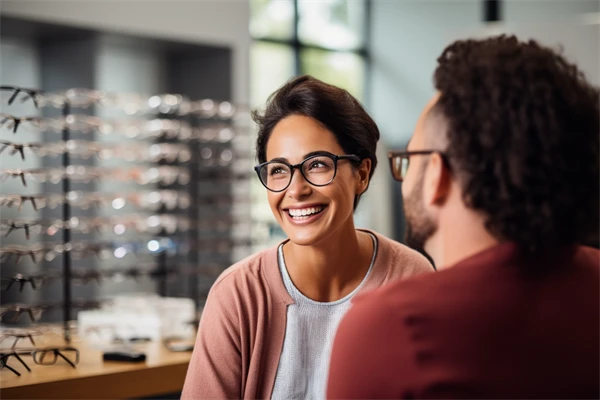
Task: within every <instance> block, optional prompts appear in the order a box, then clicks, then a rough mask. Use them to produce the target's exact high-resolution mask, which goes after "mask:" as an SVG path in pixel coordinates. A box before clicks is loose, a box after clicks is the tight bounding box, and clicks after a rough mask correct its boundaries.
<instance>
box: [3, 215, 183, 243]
mask: <svg viewBox="0 0 600 400" xmlns="http://www.w3.org/2000/svg"><path fill="white" fill-rule="evenodd" d="M190 225H191V221H190V220H189V219H188V218H185V217H178V216H175V215H168V214H160V215H150V216H147V215H140V214H133V215H127V216H111V217H93V218H79V217H71V218H70V219H69V220H68V221H63V220H60V219H57V220H53V221H51V220H10V219H9V220H5V219H0V236H2V237H7V236H8V235H10V234H11V233H12V232H14V231H18V230H21V229H22V230H24V231H25V238H26V239H27V240H29V239H30V235H31V233H33V234H40V233H44V234H46V235H49V236H54V235H56V234H57V233H58V232H60V231H61V230H64V229H70V230H72V231H75V232H81V233H90V232H97V233H107V232H112V233H114V234H116V235H123V234H124V233H125V232H127V231H134V232H137V233H151V234H159V233H161V232H164V233H166V234H169V235H171V234H174V233H175V232H187V231H188V230H189V229H190Z"/></svg>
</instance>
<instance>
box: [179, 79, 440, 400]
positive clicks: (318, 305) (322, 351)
mask: <svg viewBox="0 0 600 400" xmlns="http://www.w3.org/2000/svg"><path fill="white" fill-rule="evenodd" d="M254 119H255V121H256V122H257V123H258V127H259V132H258V139H257V142H256V149H257V156H258V160H259V162H260V164H259V165H257V166H256V167H255V170H256V172H257V174H258V176H259V179H260V181H261V182H262V184H263V185H264V186H265V187H266V189H267V193H268V199H269V205H270V206H271V210H272V211H273V214H274V215H275V218H276V219H277V221H278V223H279V225H280V226H281V228H282V229H283V231H284V232H285V233H286V234H287V236H288V238H289V239H287V240H285V241H284V242H282V243H281V244H279V245H278V246H276V247H274V248H271V249H268V250H265V251H263V252H260V253H258V254H255V255H253V256H250V257H248V258H246V259H245V260H242V261H240V262H238V263H237V264H235V265H233V266H232V267H230V268H228V269H227V270H226V271H225V272H223V274H222V275H221V276H220V277H219V279H218V280H217V281H216V282H215V284H214V285H213V287H212V289H211V291H210V294H209V296H208V300H207V302H206V306H205V307H204V311H203V314H202V319H201V322H200V328H199V331H198V337H197V340H196V346H195V348H194V353H193V355H192V360H191V362H190V366H189V369H188V372H187V377H186V381H185V385H184V389H183V395H182V398H183V399H198V398H213V399H216V398H252V399H255V398H273V399H294V398H302V399H305V398H324V397H325V389H326V383H327V382H326V379H327V373H328V364H329V356H330V352H331V345H332V342H333V338H334V335H335V330H336V328H337V326H338V324H339V321H340V319H341V318H342V316H343V315H344V314H345V312H346V311H347V310H348V307H349V306H350V300H351V299H352V297H354V296H355V295H356V294H357V293H358V292H361V293H364V292H366V291H369V290H372V289H374V288H377V287H379V286H381V285H383V284H385V283H387V282H389V281H392V280H395V279H398V278H404V277H408V276H411V275H415V274H418V273H422V272H426V271H433V269H432V267H431V265H430V264H429V262H428V261H427V260H426V259H425V258H424V257H423V256H421V255H420V254H418V253H417V252H415V251H413V250H410V249H408V248H407V247H405V246H403V245H401V244H399V243H396V242H393V241H391V240H390V239H387V238H385V237H383V236H381V235H379V234H377V233H375V232H370V231H366V230H357V229H355V227H354V220H353V212H354V210H355V209H356V206H357V204H358V201H359V199H360V196H361V195H362V194H363V193H364V192H365V191H366V190H367V187H368V186H369V180H370V178H371V176H372V175H373V172H374V170H375V167H376V165H377V158H376V156H375V150H376V146H377V140H378V139H379V130H378V128H377V126H376V125H375V122H374V121H373V120H372V119H371V117H370V116H369V115H368V114H367V113H366V112H365V110H364V109H363V108H362V106H361V105H360V104H359V103H358V101H357V100H356V99H354V98H353V97H352V96H351V95H350V94H348V92H346V91H345V90H342V89H339V88H337V87H334V86H331V85H328V84H325V83H323V82H321V81H319V80H317V79H314V78H312V77H309V76H303V77H299V78H295V79H293V80H291V81H290V82H288V83H287V84H285V85H284V86H283V87H282V88H281V89H279V90H278V91H277V92H275V93H274V94H273V95H272V96H271V98H270V101H269V103H268V105H267V108H266V110H265V112H264V114H263V115H260V114H258V113H255V114H254Z"/></svg>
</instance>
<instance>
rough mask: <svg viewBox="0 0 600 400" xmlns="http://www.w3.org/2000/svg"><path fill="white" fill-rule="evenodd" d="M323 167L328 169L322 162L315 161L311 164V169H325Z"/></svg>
mask: <svg viewBox="0 0 600 400" xmlns="http://www.w3.org/2000/svg"><path fill="white" fill-rule="evenodd" d="M323 167H326V165H325V163H323V162H322V161H313V162H311V163H310V169H316V168H323Z"/></svg>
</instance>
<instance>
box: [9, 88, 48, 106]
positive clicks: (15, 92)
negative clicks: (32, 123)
mask: <svg viewBox="0 0 600 400" xmlns="http://www.w3.org/2000/svg"><path fill="white" fill-rule="evenodd" d="M2 90H5V91H12V92H13V94H12V95H11V96H10V98H9V99H8V101H7V103H8V105H9V106H10V105H11V104H12V103H13V102H14V101H15V99H16V98H17V96H18V95H19V93H25V94H27V97H24V98H23V99H22V100H21V102H22V103H25V101H27V99H31V101H32V102H33V104H34V105H35V107H36V108H38V107H39V105H38V101H37V98H36V96H37V95H38V94H41V93H42V91H41V90H35V89H27V88H22V87H18V86H0V91H2Z"/></svg>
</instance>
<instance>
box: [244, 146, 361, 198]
mask: <svg viewBox="0 0 600 400" xmlns="http://www.w3.org/2000/svg"><path fill="white" fill-rule="evenodd" d="M317 157H328V158H331V160H332V161H333V176H332V177H331V179H330V180H329V182H327V183H322V184H315V183H313V182H311V181H310V179H308V178H307V177H306V175H305V174H304V169H303V168H302V167H303V166H304V163H306V162H307V161H310V160H312V159H314V158H317ZM339 160H352V161H354V162H356V163H359V162H361V161H362V160H361V159H360V157H359V156H357V155H356V154H344V155H336V154H331V153H328V152H322V153H319V154H313V155H312V156H310V157H307V158H305V159H304V160H302V161H301V162H299V163H298V164H290V163H288V162H285V161H266V162H264V163H261V164H258V165H255V166H254V171H256V174H257V175H258V180H260V183H261V184H262V185H263V186H264V187H265V188H266V189H267V190H269V191H271V192H273V193H280V192H283V191H284V190H286V189H287V188H288V187H289V186H290V184H291V183H292V179H294V171H295V170H296V169H297V170H300V173H301V174H302V177H303V178H304V180H305V181H306V182H308V183H310V184H311V185H313V186H316V187H323V186H327V185H329V184H330V183H331V182H333V180H334V179H335V177H336V175H337V164H338V161H339ZM269 164H283V165H286V166H287V167H288V168H289V169H290V179H289V182H288V183H287V185H285V187H284V188H283V189H280V190H273V189H271V188H269V187H268V186H267V184H266V183H265V182H263V179H262V177H261V176H260V170H261V169H262V168H263V167H265V166H267V165H269Z"/></svg>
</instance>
